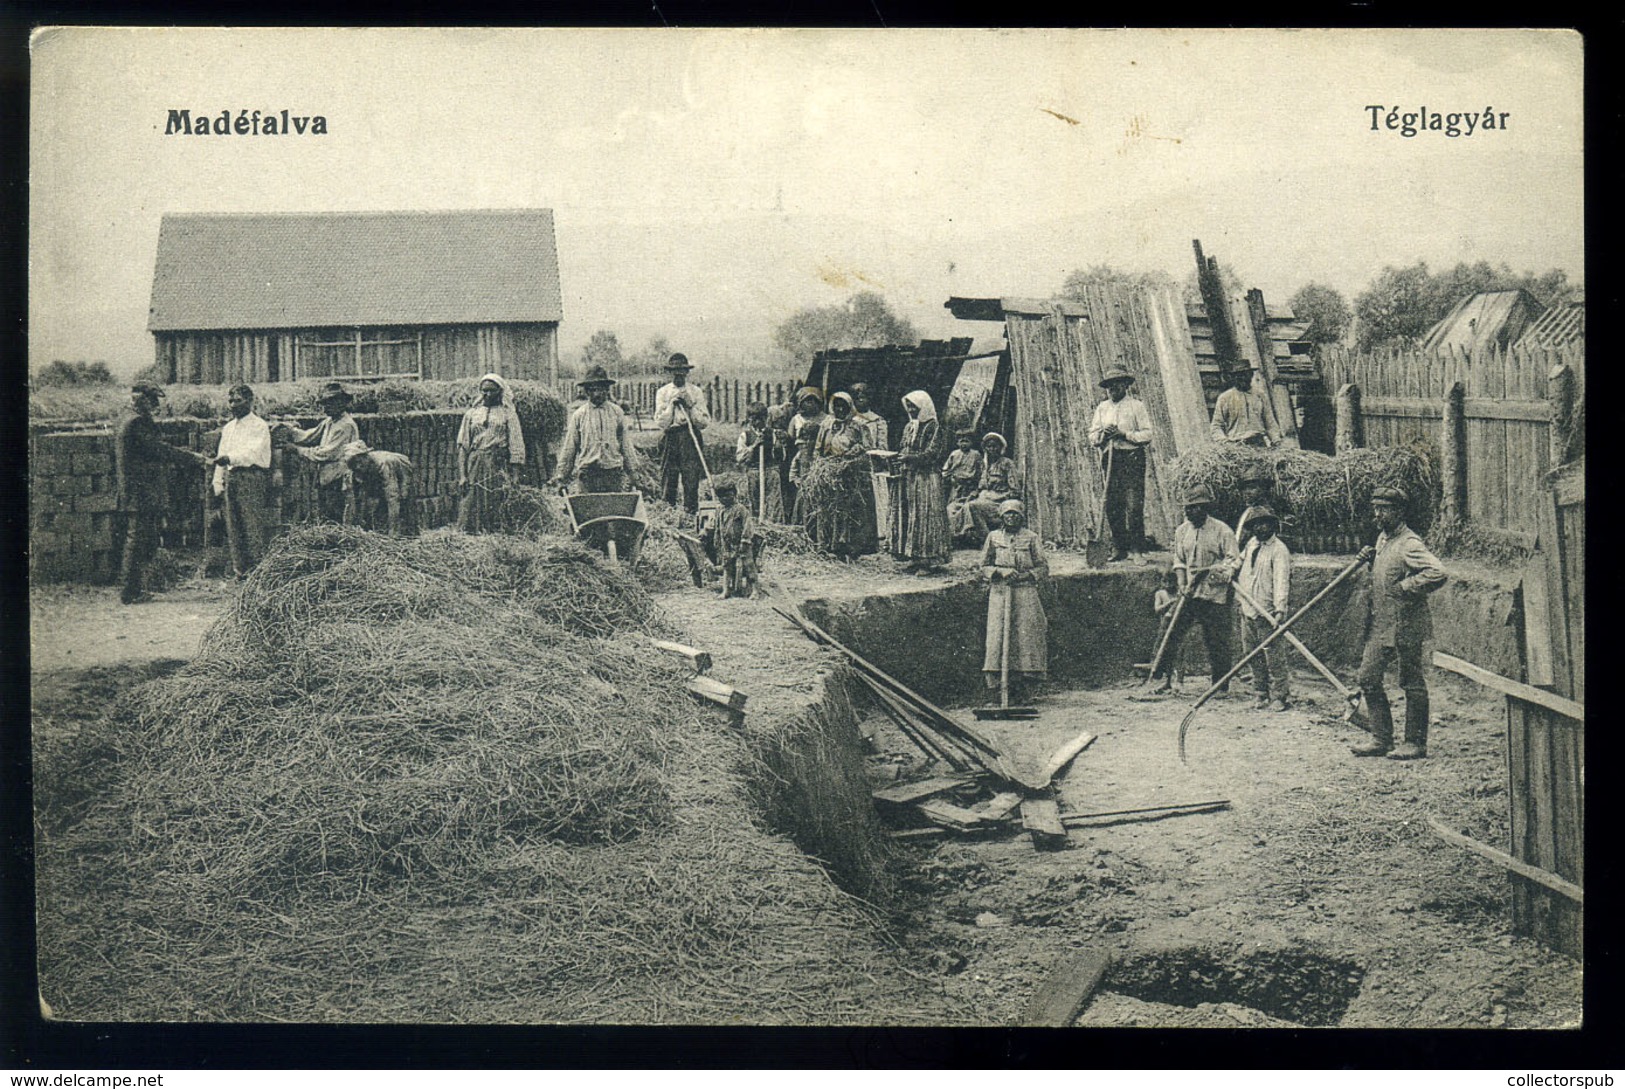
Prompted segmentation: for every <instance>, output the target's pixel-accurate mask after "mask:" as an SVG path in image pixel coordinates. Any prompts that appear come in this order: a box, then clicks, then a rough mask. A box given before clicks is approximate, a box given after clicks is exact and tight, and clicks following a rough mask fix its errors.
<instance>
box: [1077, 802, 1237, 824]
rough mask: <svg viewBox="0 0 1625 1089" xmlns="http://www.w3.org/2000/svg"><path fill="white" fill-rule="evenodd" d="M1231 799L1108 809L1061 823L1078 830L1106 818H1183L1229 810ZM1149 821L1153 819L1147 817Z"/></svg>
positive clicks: (1080, 815)
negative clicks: (1188, 815)
mask: <svg viewBox="0 0 1625 1089" xmlns="http://www.w3.org/2000/svg"><path fill="white" fill-rule="evenodd" d="M1229 808H1230V799H1228V798H1219V799H1217V800H1215V801H1211V802H1184V803H1182V804H1180V805H1148V806H1145V807H1143V808H1140V809H1108V810H1105V811H1104V812H1100V813H1068V814H1067V815H1066V816H1064V817H1062V818H1061V823H1062V824H1064V825H1066V826H1067V827H1068V828H1077V827H1080V826H1082V825H1083V823H1084V822H1085V821H1091V820H1099V819H1102V818H1105V817H1133V816H1146V815H1148V814H1153V813H1160V814H1162V815H1163V816H1165V817H1182V816H1185V815H1186V814H1189V813H1210V812H1217V811H1218V810H1220V809H1229ZM1147 819H1153V818H1150V817H1147Z"/></svg>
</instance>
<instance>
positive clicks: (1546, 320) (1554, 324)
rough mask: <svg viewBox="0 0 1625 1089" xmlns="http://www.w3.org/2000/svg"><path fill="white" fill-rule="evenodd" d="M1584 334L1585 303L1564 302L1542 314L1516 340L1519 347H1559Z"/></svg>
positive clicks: (1577, 339)
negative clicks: (1521, 336) (1520, 337)
mask: <svg viewBox="0 0 1625 1089" xmlns="http://www.w3.org/2000/svg"><path fill="white" fill-rule="evenodd" d="M1585 335H1586V304H1585V303H1583V302H1570V303H1564V304H1563V305H1561V306H1554V307H1552V308H1551V309H1550V310H1548V311H1546V313H1544V314H1542V315H1541V316H1540V317H1539V318H1538V319H1536V321H1535V323H1534V324H1533V325H1531V326H1530V327H1529V328H1528V330H1527V331H1525V333H1524V334H1523V338H1522V339H1521V340H1519V341H1518V347H1520V348H1561V347H1563V346H1565V345H1568V344H1573V343H1574V342H1576V341H1580V340H1584V339H1585Z"/></svg>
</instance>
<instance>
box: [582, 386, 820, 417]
mask: <svg viewBox="0 0 1625 1089" xmlns="http://www.w3.org/2000/svg"><path fill="white" fill-rule="evenodd" d="M665 384H666V383H665V381H664V380H659V381H656V380H652V379H651V380H645V381H627V382H617V383H616V384H615V389H614V398H615V400H617V401H619V402H620V403H621V405H622V406H623V407H624V408H625V409H626V410H627V411H628V412H630V413H631V414H632V415H633V417H635V418H636V419H638V420H639V421H640V422H644V423H647V422H648V421H650V420H652V419H653V418H654V414H655V394H656V392H658V391H659V389H660V387H661V386H663V385H665ZM695 385H696V386H697V387H698V388H700V389H703V390H704V391H705V398H706V401H705V403H706V408H707V409H708V410H709V411H710V413H711V418H712V419H713V420H716V421H718V422H719V423H743V422H744V419H745V408H746V406H747V405H749V404H750V403H751V402H752V401H760V402H761V403H762V404H764V405H767V406H768V407H769V408H771V407H772V406H774V405H780V404H783V403H784V402H785V401H786V400H788V399H789V397H790V395H791V394H792V393H794V392H795V386H794V385H793V384H792V383H789V382H747V381H744V380H743V379H738V378H726V377H724V376H722V375H720V374H719V375H716V376H714V377H713V378H712V379H711V380H710V381H709V382H697V383H695ZM558 394H559V397H560V398H561V399H562V400H563V401H564V403H565V404H567V405H568V404H570V403H571V402H573V401H576V400H578V399H579V397H580V394H579V393H577V391H576V384H575V382H574V380H571V381H565V382H560V383H559V387H558Z"/></svg>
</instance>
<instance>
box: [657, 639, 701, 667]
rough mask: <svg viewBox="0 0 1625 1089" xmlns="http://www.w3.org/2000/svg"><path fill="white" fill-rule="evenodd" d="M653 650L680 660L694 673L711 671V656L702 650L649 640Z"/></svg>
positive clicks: (679, 644)
mask: <svg viewBox="0 0 1625 1089" xmlns="http://www.w3.org/2000/svg"><path fill="white" fill-rule="evenodd" d="M649 642H650V643H651V644H653V646H654V648H655V649H656V650H658V651H661V652H662V653H665V654H670V655H671V656H672V657H674V658H681V659H682V660H683V661H684V662H687V663H688V667H689V668H690V669H692V670H693V671H694V672H696V673H709V672H710V671H711V655H710V654H708V653H706V652H705V651H703V650H695V649H694V648H693V647H689V646H684V645H683V644H682V643H670V642H667V641H666V640H664V639H651V640H649Z"/></svg>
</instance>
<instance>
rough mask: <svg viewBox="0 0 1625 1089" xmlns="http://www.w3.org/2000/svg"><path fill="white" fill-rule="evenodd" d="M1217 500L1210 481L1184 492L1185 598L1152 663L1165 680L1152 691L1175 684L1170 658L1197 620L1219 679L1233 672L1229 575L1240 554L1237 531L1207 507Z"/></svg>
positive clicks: (1179, 537) (1178, 560) (1177, 538)
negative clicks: (1212, 513)
mask: <svg viewBox="0 0 1625 1089" xmlns="http://www.w3.org/2000/svg"><path fill="white" fill-rule="evenodd" d="M1212 504H1213V492H1212V490H1211V489H1210V488H1208V486H1207V485H1206V484H1198V485H1196V486H1195V487H1193V488H1191V489H1190V491H1188V492H1186V493H1185V521H1184V522H1182V523H1180V526H1179V528H1178V529H1176V530H1175V531H1174V572H1175V573H1176V574H1177V575H1178V576H1179V592H1180V597H1181V598H1182V600H1181V601H1180V602H1178V603H1177V604H1176V606H1175V608H1176V609H1178V612H1177V613H1176V614H1175V616H1174V621H1173V623H1172V624H1171V625H1169V628H1168V635H1167V637H1166V639H1165V640H1164V643H1163V651H1162V654H1161V656H1160V660H1158V661H1156V662H1154V663H1153V666H1154V669H1153V671H1152V674H1151V680H1152V681H1153V682H1156V681H1158V680H1160V681H1161V682H1162V683H1161V684H1159V685H1157V686H1156V687H1155V688H1153V689H1152V690H1151V691H1152V694H1153V695H1160V694H1162V693H1164V692H1168V691H1171V690H1172V687H1173V686H1172V685H1171V684H1170V683H1169V680H1168V676H1167V673H1168V662H1169V660H1170V659H1173V660H1177V659H1178V657H1179V650H1180V644H1181V643H1183V642H1184V640H1185V633H1186V632H1188V631H1190V628H1191V625H1192V624H1198V625H1200V626H1201V628H1202V642H1203V643H1204V644H1205V645H1206V646H1207V661H1208V670H1209V671H1210V672H1211V674H1212V676H1213V681H1214V683H1215V684H1218V683H1219V681H1220V680H1221V679H1222V678H1223V677H1224V676H1225V674H1227V673H1229V672H1230V625H1231V620H1230V581H1231V577H1232V575H1234V573H1235V571H1236V567H1237V565H1238V563H1239V562H1240V557H1239V556H1238V554H1237V552H1236V535H1235V534H1234V533H1233V532H1231V530H1230V527H1229V526H1227V525H1225V524H1224V523H1223V522H1221V521H1219V520H1218V519H1217V518H1214V517H1213V516H1212V515H1210V514H1209V513H1208V507H1210V506H1211V505H1212ZM1228 691H1229V688H1228V686H1224V687H1222V688H1221V689H1220V692H1221V693H1227V692H1228Z"/></svg>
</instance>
